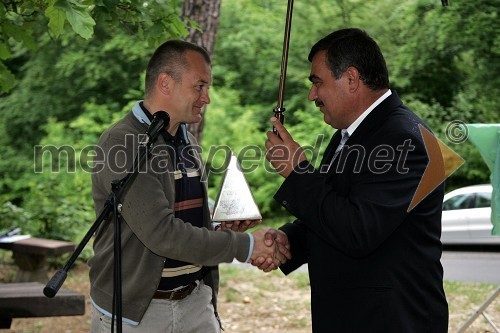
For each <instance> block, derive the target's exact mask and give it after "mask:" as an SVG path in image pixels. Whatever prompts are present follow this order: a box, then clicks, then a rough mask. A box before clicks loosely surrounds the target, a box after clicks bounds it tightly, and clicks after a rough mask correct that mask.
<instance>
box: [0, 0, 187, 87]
mask: <svg viewBox="0 0 500 333" xmlns="http://www.w3.org/2000/svg"><path fill="white" fill-rule="evenodd" d="M2 4H3V6H0V88H1V90H2V91H4V92H8V91H10V89H11V88H12V87H13V86H14V84H15V80H14V75H13V73H12V71H11V70H9V68H8V66H5V64H4V63H3V62H2V61H6V60H9V59H10V58H11V57H15V56H16V55H15V53H16V52H15V51H16V49H18V48H19V47H20V46H21V47H22V48H27V49H29V50H31V51H33V50H35V49H38V47H39V46H40V45H42V46H43V45H45V43H46V42H47V39H46V36H47V33H48V34H49V35H50V36H51V37H52V38H55V39H58V38H63V39H64V38H70V39H71V38H72V37H74V36H79V37H81V38H83V39H85V40H89V39H90V38H92V37H93V36H94V34H95V33H96V28H100V29H101V30H108V29H120V30H121V31H122V32H125V33H127V34H128V35H132V36H134V35H135V36H138V37H139V38H140V39H141V40H145V41H148V42H149V43H151V44H158V43H159V42H162V41H163V40H164V39H165V37H166V36H174V37H182V36H185V35H187V33H188V31H187V28H186V25H189V26H193V25H194V24H193V22H191V21H189V20H188V21H187V22H186V23H184V22H183V20H182V18H181V17H179V14H178V10H179V8H180V7H179V6H180V1H179V0H175V1H161V0H152V1H148V2H147V3H145V2H144V1H141V0H127V1H118V0H85V1H79V0H25V1H19V0H7V1H3V2H2Z"/></svg>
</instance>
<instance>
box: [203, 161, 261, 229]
mask: <svg viewBox="0 0 500 333" xmlns="http://www.w3.org/2000/svg"><path fill="white" fill-rule="evenodd" d="M260 219H262V216H261V215H260V211H259V208H258V207H257V204H256V203H255V200H254V198H253V195H252V192H251V191H250V187H249V186H248V183H247V180H246V178H245V175H244V174H243V171H242V170H241V166H240V163H239V162H238V159H237V158H236V156H235V155H234V153H233V152H232V151H231V155H230V156H229V163H228V164H227V169H226V172H225V174H224V176H223V177H222V182H221V186H220V189H219V194H217V199H216V200H215V206H214V214H213V217H212V221H213V222H225V221H238V220H260Z"/></svg>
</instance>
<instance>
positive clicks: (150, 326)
mask: <svg viewBox="0 0 500 333" xmlns="http://www.w3.org/2000/svg"><path fill="white" fill-rule="evenodd" d="M115 325H116V321H115ZM108 332H111V318H110V317H108V316H106V315H105V314H103V313H101V312H100V311H99V310H98V309H96V308H95V307H94V306H93V307H92V333H108ZM115 332H116V329H115ZM122 332H123V333H128V332H141V333H156V332H162V333H163V332H165V333H220V332H221V329H220V326H219V322H218V320H217V318H216V317H215V314H214V308H213V305H212V288H210V287H209V286H207V285H205V284H203V283H200V284H199V285H198V286H197V287H196V288H195V289H194V290H193V292H192V293H191V295H189V296H188V297H186V298H184V299H182V300H179V301H171V300H167V299H153V300H151V303H150V304H149V307H148V309H147V310H146V313H145V314H144V317H143V318H142V320H141V322H140V323H139V325H137V326H134V325H131V324H128V323H125V322H123V324H122Z"/></svg>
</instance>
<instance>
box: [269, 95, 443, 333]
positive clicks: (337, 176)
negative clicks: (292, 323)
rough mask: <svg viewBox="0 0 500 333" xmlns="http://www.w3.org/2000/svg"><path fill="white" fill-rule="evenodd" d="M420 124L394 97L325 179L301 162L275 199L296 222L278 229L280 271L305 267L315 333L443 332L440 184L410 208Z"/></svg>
mask: <svg viewBox="0 0 500 333" xmlns="http://www.w3.org/2000/svg"><path fill="white" fill-rule="evenodd" d="M419 124H421V125H424V124H423V122H422V120H420V119H419V118H418V117H417V116H416V115H415V114H414V113H412V112H411V111H410V110H409V109H408V108H406V107H405V106H404V105H403V104H402V102H401V100H400V99H399V97H398V96H397V95H396V93H395V92H394V91H393V92H392V95H390V96H389V97H388V98H386V99H385V100H384V101H383V102H382V103H381V104H380V105H378V106H377V107H376V108H375V109H374V110H373V111H372V112H371V113H370V114H369V115H368V116H367V118H365V120H364V121H363V122H362V123H361V124H360V125H359V127H358V128H357V129H356V130H355V131H354V133H353V134H352V136H351V137H350V138H349V140H348V141H347V143H346V146H344V148H343V149H342V151H341V153H340V155H339V156H338V157H337V158H336V159H335V161H334V163H333V165H332V167H331V168H330V170H329V171H328V173H325V172H324V171H325V170H324V169H323V172H322V171H320V170H317V169H314V168H313V167H312V166H311V165H309V164H308V162H305V163H304V162H303V163H301V164H300V165H299V166H298V167H296V168H295V170H294V172H293V173H292V174H290V176H289V177H287V178H286V179H285V181H284V183H283V184H282V186H281V187H280V189H279V190H278V192H277V193H276V195H275V197H274V198H275V199H276V200H278V202H280V203H281V204H282V205H283V206H284V207H285V208H286V209H287V210H288V211H289V212H290V213H291V214H293V215H294V216H295V217H297V218H298V220H296V221H295V222H294V223H289V224H286V225H284V226H283V227H282V228H281V229H282V230H283V231H284V232H285V233H286V234H287V236H288V238H289V241H290V243H291V249H292V256H293V258H292V260H290V261H289V262H287V264H285V265H283V266H282V267H281V269H282V271H283V272H284V273H285V274H288V273H290V272H292V271H293V270H295V269H296V268H298V267H299V266H301V265H302V264H304V263H308V265H309V277H310V283H311V308H312V323H313V331H314V332H328V333H331V332H341V333H344V332H384V333H386V332H398V333H399V332H405V333H408V332H415V333H417V332H418V333H422V332H440V333H445V332H447V327H448V304H447V302H446V297H445V294H444V290H443V268H442V266H441V263H440V258H441V253H442V245H441V242H440V236H441V211H442V202H443V186H439V187H437V188H436V189H435V190H434V191H433V192H432V193H431V194H430V195H428V196H427V197H426V198H425V199H424V200H423V201H422V202H420V203H419V204H418V205H417V206H416V207H415V208H414V209H413V210H411V211H410V212H408V211H407V210H408V207H409V205H410V202H411V200H412V198H413V195H414V194H415V191H416V189H417V186H418V184H419V182H420V179H421V178H422V174H423V173H424V170H425V169H426V166H427V163H428V157H427V153H426V150H425V145H424V142H423V139H422V136H421V134H420V130H419ZM339 141H340V131H337V132H336V133H335V135H334V136H333V137H332V139H331V141H330V144H329V146H328V147H327V150H326V151H325V154H324V157H323V161H322V166H323V167H324V166H325V165H328V164H329V163H330V160H331V158H332V156H333V152H334V151H335V148H336V147H337V146H338V144H339ZM320 169H321V168H320Z"/></svg>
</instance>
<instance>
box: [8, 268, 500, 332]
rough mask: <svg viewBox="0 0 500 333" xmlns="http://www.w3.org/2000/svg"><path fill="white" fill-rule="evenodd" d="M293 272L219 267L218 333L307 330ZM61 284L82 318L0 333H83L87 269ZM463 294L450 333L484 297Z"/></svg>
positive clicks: (300, 283)
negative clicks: (80, 299)
mask: <svg viewBox="0 0 500 333" xmlns="http://www.w3.org/2000/svg"><path fill="white" fill-rule="evenodd" d="M4 267H5V266H4ZM4 267H1V268H2V271H3V276H2V274H1V273H0V281H1V280H2V278H3V279H5V278H6V276H5V274H6V273H5V270H4V269H3V268H4ZM294 274H295V273H294ZM294 274H292V276H290V277H284V276H283V275H282V274H281V273H279V272H274V273H272V274H268V275H264V274H263V273H261V272H259V271H257V270H256V269H254V268H234V267H231V266H224V267H222V279H221V290H220V293H219V313H220V316H221V319H222V323H223V326H224V328H225V331H224V333H284V332H286V333H299V332H300V333H305V332H311V317H310V299H309V287H308V280H307V276H306V275H305V274H304V273H300V274H297V275H295V276H294ZM10 275H12V274H10ZM4 281H5V280H4ZM63 288H67V289H71V290H74V291H77V292H80V293H82V294H84V295H86V303H87V304H86V313H85V315H84V316H76V317H53V318H29V319H14V320H13V322H12V327H11V329H10V330H0V333H14V332H15V333H35V332H36V333H45V332H46V333H80V332H88V331H89V327H90V304H89V297H88V296H89V295H88V291H89V282H88V269H87V267H86V266H85V265H82V264H80V265H78V266H77V267H75V268H72V269H71V270H70V273H69V275H68V279H67V281H66V282H65V283H64V285H63ZM450 297H451V298H450ZM466 298H467V297H466V296H463V297H462V296H461V295H455V294H453V295H449V302H450V329H449V332H450V333H451V332H456V331H457V330H458V328H459V327H460V326H461V324H462V323H463V322H465V320H466V319H467V318H468V316H469V315H471V314H472V313H473V312H474V310H475V309H476V308H477V307H478V306H479V305H480V304H481V303H482V302H483V301H484V300H485V299H484V297H483V298H481V299H478V300H477V301H476V303H475V304H473V303H471V302H470V299H466ZM488 314H489V315H490V318H491V319H492V320H493V322H495V323H496V324H497V325H500V297H499V298H498V299H497V300H495V302H493V303H492V304H491V306H490V308H489V311H488ZM479 332H481V333H486V332H494V330H493V329H492V328H491V326H489V325H488V323H487V322H486V320H484V319H483V318H482V317H481V318H478V319H477V320H476V322H475V323H474V324H473V326H472V327H471V328H469V330H467V333H479ZM145 333H148V332H145Z"/></svg>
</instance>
